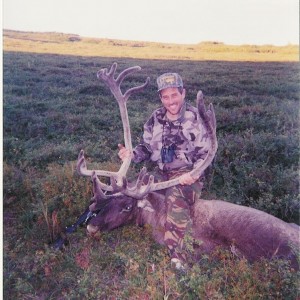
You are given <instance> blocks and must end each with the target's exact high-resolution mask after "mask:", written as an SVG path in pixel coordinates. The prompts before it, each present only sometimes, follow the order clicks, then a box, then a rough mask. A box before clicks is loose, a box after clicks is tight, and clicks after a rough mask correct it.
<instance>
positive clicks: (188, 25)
mask: <svg viewBox="0 0 300 300" xmlns="http://www.w3.org/2000/svg"><path fill="white" fill-rule="evenodd" d="M2 15H3V21H2V26H3V28H4V29H13V30H20V31H35V32H61V33H71V34H79V35H80V36H82V37H93V38H110V39H121V40H134V41H153V42H164V43H178V44H197V43H200V42H204V41H214V42H223V43H225V44H231V45H243V44H256V45H265V44H268V45H270V44H272V45H277V46H282V45H287V44H299V1H298V0H3V6H2Z"/></svg>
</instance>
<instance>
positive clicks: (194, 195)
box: [157, 169, 203, 259]
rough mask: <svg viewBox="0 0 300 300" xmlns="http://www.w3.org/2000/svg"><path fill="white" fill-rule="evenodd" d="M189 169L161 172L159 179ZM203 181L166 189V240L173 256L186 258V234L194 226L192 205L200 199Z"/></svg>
mask: <svg viewBox="0 0 300 300" xmlns="http://www.w3.org/2000/svg"><path fill="white" fill-rule="evenodd" d="M188 171H189V170H187V169H180V170H176V171H172V172H168V173H164V172H160V173H159V175H158V178H157V179H158V180H159V181H161V180H164V181H165V180H169V179H173V178H175V177H178V176H180V175H182V174H184V173H186V172H188ZM202 187H203V183H202V182H201V181H200V180H199V181H196V182H195V183H194V184H192V185H177V186H174V187H170V188H168V189H166V191H165V200H166V209H167V218H166V223H165V233H164V241H165V244H166V246H167V248H168V250H169V253H170V256H171V258H174V257H176V258H180V259H185V255H184V244H183V239H184V235H185V233H186V232H188V230H189V229H190V228H191V226H192V207H193V204H194V203H195V201H196V200H197V199H199V197H200V194H201V190H202Z"/></svg>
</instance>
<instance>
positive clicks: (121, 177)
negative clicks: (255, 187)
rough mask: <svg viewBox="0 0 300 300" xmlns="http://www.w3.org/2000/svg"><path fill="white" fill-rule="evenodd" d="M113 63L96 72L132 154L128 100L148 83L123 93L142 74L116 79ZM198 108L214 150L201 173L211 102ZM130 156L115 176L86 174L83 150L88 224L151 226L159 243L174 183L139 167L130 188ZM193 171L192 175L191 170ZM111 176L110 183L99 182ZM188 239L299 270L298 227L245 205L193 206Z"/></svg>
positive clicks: (207, 249) (80, 166)
mask: <svg viewBox="0 0 300 300" xmlns="http://www.w3.org/2000/svg"><path fill="white" fill-rule="evenodd" d="M116 67H117V64H116V63H114V64H113V65H112V67H111V68H110V70H107V69H102V70H100V71H99V72H98V73H97V76H98V78H99V79H102V80H103V81H104V82H105V83H106V85H107V86H108V87H109V88H110V90H111V92H112V94H113V95H114V97H115V99H116V100H117V102H118V104H119V108H120V113H121V118H122V123H123V129H124V141H125V147H126V148H127V149H130V150H132V143H131V134H130V127H129V120H128V114H127V109H126V102H127V100H128V98H129V97H130V95H131V94H132V93H133V92H137V91H140V90H141V89H143V88H144V87H145V86H146V85H147V84H148V82H149V78H148V79H147V81H146V82H145V83H144V84H143V85H141V86H137V87H133V88H131V89H129V90H128V91H126V92H125V93H124V94H123V93H122V92H121V89H120V86H121V83H122V82H123V80H124V78H125V77H126V76H128V75H129V74H131V73H133V72H135V71H137V70H140V67H132V68H128V69H126V70H124V71H123V72H121V73H120V74H119V75H118V77H117V78H116V79H115V71H116ZM197 107H198V111H199V114H200V116H201V117H202V119H203V120H204V124H205V126H206V129H207V132H208V133H209V136H210V139H211V143H212V145H213V147H212V151H211V152H208V154H207V157H206V159H205V160H204V161H203V163H202V164H200V165H199V166H197V168H196V170H195V172H199V173H200V172H203V171H204V170H205V169H206V168H207V167H208V166H209V165H210V164H211V162H212V160H213V158H214V156H215V153H216V151H217V138H216V120H215V114H214V109H213V106H212V104H210V105H209V107H208V109H206V108H205V105H204V101H203V95H202V92H201V91H200V92H199V93H198V95H197ZM130 163H131V160H130V158H128V159H125V160H124V161H123V163H122V165H121V167H120V169H119V171H118V172H110V171H104V170H88V169H87V165H86V161H85V158H84V152H83V150H82V151H81V152H80V154H79V157H78V162H77V170H78V173H79V174H81V175H84V176H91V177H92V181H93V193H94V197H93V198H92V204H91V205H90V211H91V212H93V211H97V212H98V214H97V215H96V216H95V217H94V218H92V219H91V220H90V221H89V223H88V226H87V230H88V231H89V232H90V233H95V232H97V231H98V230H100V231H101V230H102V231H103V230H112V229H114V228H117V227H119V226H123V225H127V224H138V225H145V224H149V225H150V226H151V227H152V230H153V237H154V239H155V240H156V241H157V242H159V243H161V244H163V228H164V223H165V219H166V210H165V204H164V195H163V190H164V189H165V188H166V187H170V186H174V185H177V184H178V183H179V182H178V179H177V178H176V179H173V180H170V181H167V182H154V179H153V177H152V176H149V175H148V174H147V172H146V170H145V169H144V168H143V169H142V171H141V172H140V174H139V176H138V179H137V181H136V183H134V184H129V183H128V182H127V180H126V174H127V171H128V168H129V166H130ZM193 172H194V171H193ZM98 176H100V177H108V178H110V184H109V185H108V184H105V183H103V182H101V181H100V180H99V178H98ZM192 236H193V238H194V239H195V240H198V241H200V246H199V248H198V249H197V251H198V252H199V254H200V255H201V254H203V253H211V252H212V251H213V250H214V249H215V248H216V247H217V246H221V247H224V248H227V249H231V251H234V253H235V254H237V255H239V256H244V257H246V258H247V259H248V260H250V261H254V260H257V259H259V258H261V257H265V258H275V257H279V258H285V259H289V260H290V261H291V263H292V266H293V267H295V268H297V269H298V268H299V263H298V261H297V255H296V252H297V251H298V250H299V246H300V242H299V227H298V226H293V225H291V224H288V223H286V222H283V221H282V220H280V219H278V218H276V217H274V216H271V215H269V214H267V213H264V212H262V211H259V210H256V209H253V208H249V207H244V206H240V205H236V204H232V203H229V202H225V201H221V200H201V201H198V202H196V203H195V205H194V208H193V227H192Z"/></svg>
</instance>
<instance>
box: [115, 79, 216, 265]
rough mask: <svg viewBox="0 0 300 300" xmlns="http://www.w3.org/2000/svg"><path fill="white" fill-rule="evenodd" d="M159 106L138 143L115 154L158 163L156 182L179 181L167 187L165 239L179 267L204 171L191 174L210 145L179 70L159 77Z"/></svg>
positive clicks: (183, 255)
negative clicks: (187, 95)
mask: <svg viewBox="0 0 300 300" xmlns="http://www.w3.org/2000/svg"><path fill="white" fill-rule="evenodd" d="M157 85H158V94H159V97H160V100H161V102H162V107H160V108H158V109H157V110H155V111H154V112H153V113H152V115H151V117H150V118H149V120H148V121H147V122H146V123H145V125H144V133H143V139H142V142H141V143H140V144H139V145H137V146H136V147H135V148H134V149H133V151H130V150H129V149H126V148H125V147H124V146H122V145H120V144H119V149H120V150H119V157H120V158H121V159H122V161H124V160H125V159H128V158H130V159H132V161H134V162H135V163H140V162H142V161H149V160H151V161H153V162H155V163H156V164H157V167H156V171H155V174H154V177H155V182H161V181H168V180H172V179H174V178H178V179H179V184H178V185H175V186H172V187H169V188H167V189H166V190H165V201H166V209H167V217H166V222H165V226H164V242H165V244H166V246H167V247H168V250H169V254H170V257H171V263H172V265H174V266H175V267H176V268H178V269H181V268H182V267H183V264H184V262H185V259H186V255H185V253H184V245H183V238H184V235H185V233H186V232H188V230H189V229H190V228H191V225H192V219H191V209H192V206H193V205H194V203H195V201H197V200H198V199H199V197H200V194H201V190H202V187H203V179H204V174H203V172H202V174H201V172H199V174H197V173H196V174H195V172H192V173H191V171H192V170H194V171H196V170H195V169H196V166H197V165H199V164H202V163H203V160H204V159H205V158H207V153H208V152H210V151H211V147H212V145H211V144H212V143H211V139H210V138H209V133H208V132H207V130H206V127H205V126H204V124H203V122H204V120H203V119H202V118H201V117H200V115H199V111H198V109H197V108H195V107H193V106H191V105H190V104H188V103H187V102H186V101H185V96H186V90H185V89H184V87H183V82H182V79H181V77H180V76H179V75H178V74H177V73H165V74H163V75H161V76H159V77H158V78H157Z"/></svg>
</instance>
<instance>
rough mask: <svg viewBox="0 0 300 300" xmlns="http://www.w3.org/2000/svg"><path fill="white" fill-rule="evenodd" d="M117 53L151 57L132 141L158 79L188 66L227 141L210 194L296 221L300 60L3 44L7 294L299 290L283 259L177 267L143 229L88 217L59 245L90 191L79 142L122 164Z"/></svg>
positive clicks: (247, 295)
mask: <svg viewBox="0 0 300 300" xmlns="http://www.w3.org/2000/svg"><path fill="white" fill-rule="evenodd" d="M114 61H117V62H118V63H119V68H118V70H119V71H120V70H123V69H124V68H126V67H129V66H133V65H140V66H141V67H142V70H141V71H140V72H139V73H136V74H135V75H133V76H132V77H130V78H128V79H126V80H125V81H124V83H123V85H122V86H123V88H124V89H127V88H129V87H132V86H134V85H138V84H142V83H143V82H144V80H145V79H146V77H147V76H149V77H150V79H151V81H150V86H149V87H148V88H147V89H145V91H143V92H142V93H140V94H139V95H135V96H133V97H132V98H131V99H130V100H129V103H128V110H129V118H130V123H131V130H132V135H133V144H134V145H135V144H136V143H137V142H138V139H139V137H140V136H141V133H142V125H143V123H144V122H145V121H146V119H147V117H148V116H149V114H150V112H152V110H153V109H154V108H156V107H157V106H158V105H159V99H158V97H157V95H156V85H155V78H156V77H157V75H159V74H161V73H163V72H165V71H166V70H172V71H175V72H179V73H180V74H182V76H183V78H184V80H185V85H186V88H187V98H188V100H189V102H191V103H194V102H195V100H194V99H195V97H196V92H197V91H198V90H199V89H201V90H202V91H203V92H204V95H205V96H206V101H207V103H208V102H213V104H214V106H215V110H216V116H217V124H218V131H217V135H218V139H219V150H218V154H217V158H216V160H215V163H214V169H213V171H212V174H211V178H210V180H209V183H208V184H207V187H206V190H205V193H204V195H203V197H204V198H206V199H213V198H217V199H223V200H226V201H231V202H235V203H239V204H242V205H248V206H251V207H255V208H258V209H261V210H264V211H266V212H268V213H270V214H273V215H275V216H277V217H279V218H281V219H283V220H285V221H287V222H295V223H298V224H299V202H298V200H299V199H298V191H299V186H298V184H299V177H298V167H299V166H298V160H299V133H298V132H299V119H298V113H299V89H300V88H299V77H298V75H299V68H298V64H297V63H292V62H285V63H283V62H264V63H258V62H256V63H254V62H225V61H187V60H186V61H183V60H173V61H170V60H141V59H129V58H127V59H125V58H122V59H121V58H118V59H117V58H103V57H82V56H74V55H73V56H63V55H55V54H53V55H49V54H48V55H45V54H33V53H32V54H29V53H20V52H5V53H4V57H3V70H4V83H3V94H4V101H3V120H4V139H3V154H4V165H3V173H4V181H3V188H4V194H3V205H4V212H3V218H4V242H3V243H4V244H3V247H4V270H3V274H4V299H297V286H299V285H298V282H297V279H298V278H297V273H296V272H295V270H293V269H291V268H290V266H289V265H288V263H287V262H285V261H260V262H257V263H255V264H249V263H248V262H246V261H245V260H244V259H241V258H237V257H234V255H233V254H232V253H227V252H225V251H223V250H221V249H220V250H218V251H216V253H214V255H212V256H210V257H207V256H204V257H202V259H201V261H200V262H198V263H196V264H194V265H193V266H192V264H191V268H190V269H189V270H188V271H187V273H185V274H181V273H176V272H175V271H173V270H171V268H170V265H169V259H168V256H167V253H166V250H165V248H163V247H161V246H159V245H157V244H156V243H154V242H153V240H152V239H151V234H150V233H149V229H148V228H145V229H142V228H137V227H126V228H120V229H118V230H115V231H113V232H111V233H101V234H99V235H97V236H96V237H95V238H91V237H88V236H86V233H85V229H83V228H82V229H81V230H78V232H76V233H75V234H73V235H72V236H71V238H70V245H69V246H68V247H67V248H66V249H65V250H64V251H62V252H56V251H54V250H53V249H51V247H50V245H49V244H50V243H51V242H52V241H53V239H55V238H56V237H57V234H58V232H59V231H60V230H62V229H63V228H64V227H65V226H67V225H70V224H71V223H73V222H74V221H75V219H76V217H77V216H79V214H80V213H81V212H82V211H83V210H84V209H85V207H86V206H87V205H88V203H89V200H90V198H91V195H92V191H91V182H90V180H89V179H88V178H82V177H79V176H78V175H77V174H76V172H75V170H74V168H75V163H76V159H77V155H78V153H79V151H80V149H85V152H86V155H87V158H88V161H89V164H90V165H93V166H95V167H101V168H105V169H109V170H113V169H116V168H118V166H119V164H120V162H119V160H118V158H117V143H118V142H122V140H123V133H122V124H121V121H120V117H119V112H118V108H117V104H116V102H115V100H114V99H113V97H112V96H111V94H110V91H109V90H108V88H106V87H105V86H104V84H103V83H102V82H100V81H99V80H98V79H97V78H96V72H97V71H98V70H99V69H100V68H103V67H110V65H111V64H112V63H113V62H114ZM140 167H141V166H137V167H136V168H140ZM134 171H135V170H134V169H133V170H132V172H133V173H134ZM192 254H193V253H191V259H192Z"/></svg>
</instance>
